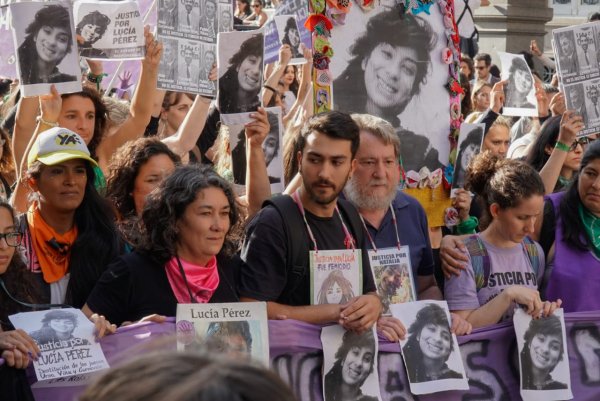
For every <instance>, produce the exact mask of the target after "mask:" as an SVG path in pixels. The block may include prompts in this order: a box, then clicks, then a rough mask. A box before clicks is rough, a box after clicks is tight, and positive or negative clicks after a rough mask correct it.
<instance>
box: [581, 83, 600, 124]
mask: <svg viewBox="0 0 600 401" xmlns="http://www.w3.org/2000/svg"><path fill="white" fill-rule="evenodd" d="M583 90H584V95H585V107H586V109H587V117H588V119H587V121H586V122H587V124H586V128H590V127H597V126H599V125H600V104H599V103H600V79H595V80H593V81H586V82H583Z"/></svg>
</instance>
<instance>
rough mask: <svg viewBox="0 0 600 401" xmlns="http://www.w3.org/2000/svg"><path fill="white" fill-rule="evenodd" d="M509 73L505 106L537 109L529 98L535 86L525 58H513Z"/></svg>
mask: <svg viewBox="0 0 600 401" xmlns="http://www.w3.org/2000/svg"><path fill="white" fill-rule="evenodd" d="M508 73H509V77H508V85H507V87H506V89H505V91H506V102H505V106H506V107H517V108H527V109H535V105H534V104H533V103H531V102H529V100H527V95H528V94H529V92H531V89H532V88H533V78H532V76H531V72H529V68H528V67H527V63H526V62H525V60H523V59H522V58H519V57H515V58H513V59H512V63H511V65H510V69H509V71H508Z"/></svg>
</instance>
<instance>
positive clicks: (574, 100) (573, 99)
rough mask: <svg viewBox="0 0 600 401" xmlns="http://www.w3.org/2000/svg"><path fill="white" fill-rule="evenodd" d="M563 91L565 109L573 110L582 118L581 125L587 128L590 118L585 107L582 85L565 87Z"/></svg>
mask: <svg viewBox="0 0 600 401" xmlns="http://www.w3.org/2000/svg"><path fill="white" fill-rule="evenodd" d="M564 89H565V102H566V104H567V109H568V110H575V111H576V112H577V113H578V114H579V115H580V116H581V117H583V123H584V124H585V126H586V127H587V126H588V124H589V120H590V118H589V115H588V111H587V108H586V106H585V92H584V89H583V83H579V84H572V85H568V86H565V87H564Z"/></svg>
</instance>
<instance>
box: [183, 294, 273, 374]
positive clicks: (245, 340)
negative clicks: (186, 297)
mask: <svg viewBox="0 0 600 401" xmlns="http://www.w3.org/2000/svg"><path fill="white" fill-rule="evenodd" d="M176 330H177V349H178V350H180V351H193V350H198V349H203V347H204V348H208V349H209V350H211V351H213V352H215V351H216V352H219V353H223V354H227V355H229V356H231V357H233V358H236V359H249V358H252V359H254V360H256V361H259V362H262V363H263V364H264V365H266V366H268V365H269V330H268V326H267V304H266V303H265V302H237V303H221V304H178V305H177V324H176Z"/></svg>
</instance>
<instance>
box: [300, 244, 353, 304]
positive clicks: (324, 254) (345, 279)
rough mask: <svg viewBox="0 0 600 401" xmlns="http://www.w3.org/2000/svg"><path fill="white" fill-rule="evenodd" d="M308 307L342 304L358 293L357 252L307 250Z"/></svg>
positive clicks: (349, 250) (347, 250)
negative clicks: (308, 274) (309, 305)
mask: <svg viewBox="0 0 600 401" xmlns="http://www.w3.org/2000/svg"><path fill="white" fill-rule="evenodd" d="M309 259H310V300H311V304H312V305H322V304H346V303H348V302H350V301H351V300H352V299H353V298H354V297H355V296H358V295H361V294H362V293H363V292H362V258H361V250H360V249H336V250H319V251H318V252H315V251H310V256H309Z"/></svg>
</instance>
